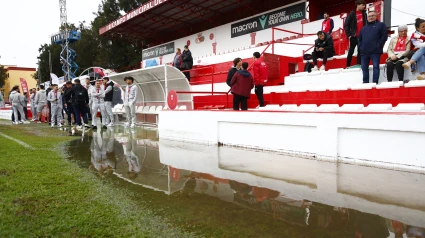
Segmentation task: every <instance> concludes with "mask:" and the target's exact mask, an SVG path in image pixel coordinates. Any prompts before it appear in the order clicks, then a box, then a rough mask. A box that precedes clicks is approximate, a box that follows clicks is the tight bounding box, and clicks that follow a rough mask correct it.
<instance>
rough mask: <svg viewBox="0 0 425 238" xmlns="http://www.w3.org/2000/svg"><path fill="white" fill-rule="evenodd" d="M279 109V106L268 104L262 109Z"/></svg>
mask: <svg viewBox="0 0 425 238" xmlns="http://www.w3.org/2000/svg"><path fill="white" fill-rule="evenodd" d="M279 108H280V106H279V104H268V105H266V106H265V107H263V108H261V109H279Z"/></svg>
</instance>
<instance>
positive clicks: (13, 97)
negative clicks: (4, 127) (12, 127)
mask: <svg viewBox="0 0 425 238" xmlns="http://www.w3.org/2000/svg"><path fill="white" fill-rule="evenodd" d="M21 96H22V95H21V94H20V93H19V86H14V87H13V88H12V92H11V93H10V96H9V101H10V103H11V104H12V109H13V114H14V116H15V121H12V123H13V124H19V123H21V124H22V123H29V122H27V121H26V120H25V114H24V108H23V106H22V103H23V97H21ZM18 113H19V114H20V115H21V121H18V118H19V116H18Z"/></svg>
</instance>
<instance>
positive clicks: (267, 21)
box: [230, 2, 306, 38]
mask: <svg viewBox="0 0 425 238" xmlns="http://www.w3.org/2000/svg"><path fill="white" fill-rule="evenodd" d="M305 13H306V12H305V2H303V3H299V4H297V5H293V6H290V7H286V8H282V9H279V10H276V11H273V12H270V13H267V14H264V15H261V16H257V17H253V18H251V19H247V20H244V21H240V22H237V23H234V24H232V26H231V29H230V30H231V31H232V38H234V37H238V36H242V35H246V34H249V33H252V32H257V31H262V30H265V29H268V28H272V27H275V26H279V25H283V24H288V23H291V22H294V21H300V20H304V19H305Z"/></svg>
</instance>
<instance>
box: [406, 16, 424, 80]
mask: <svg viewBox="0 0 425 238" xmlns="http://www.w3.org/2000/svg"><path fill="white" fill-rule="evenodd" d="M415 27H416V31H415V33H413V35H412V37H411V42H412V45H413V46H414V47H415V48H418V50H417V51H416V52H415V53H414V54H413V56H412V58H411V59H410V60H409V61H408V62H407V63H405V64H403V67H404V68H406V69H408V68H410V67H411V66H412V65H413V64H415V63H416V64H417V67H418V70H419V73H420V75H419V76H418V77H417V79H418V80H424V79H425V20H424V19H421V18H417V19H416V21H415Z"/></svg>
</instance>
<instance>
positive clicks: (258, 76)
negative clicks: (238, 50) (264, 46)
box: [252, 52, 268, 107]
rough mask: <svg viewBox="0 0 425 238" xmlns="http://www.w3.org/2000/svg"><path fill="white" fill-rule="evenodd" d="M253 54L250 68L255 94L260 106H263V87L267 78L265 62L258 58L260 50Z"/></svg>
mask: <svg viewBox="0 0 425 238" xmlns="http://www.w3.org/2000/svg"><path fill="white" fill-rule="evenodd" d="M253 56H254V63H253V67H252V69H253V71H254V83H255V95H257V98H258V102H259V104H260V107H264V106H265V105H264V96H263V93H264V91H263V89H264V85H266V83H267V79H268V69H267V64H266V63H265V62H264V61H263V59H261V58H260V57H261V54H260V52H254V54H253Z"/></svg>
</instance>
